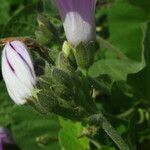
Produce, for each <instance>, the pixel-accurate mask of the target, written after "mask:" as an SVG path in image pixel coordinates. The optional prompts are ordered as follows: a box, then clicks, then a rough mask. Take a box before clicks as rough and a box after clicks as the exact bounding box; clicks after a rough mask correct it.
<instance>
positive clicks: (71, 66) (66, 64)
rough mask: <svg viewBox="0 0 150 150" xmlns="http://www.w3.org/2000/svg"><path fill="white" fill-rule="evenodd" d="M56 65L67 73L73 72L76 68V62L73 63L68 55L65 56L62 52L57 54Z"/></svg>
mask: <svg viewBox="0 0 150 150" xmlns="http://www.w3.org/2000/svg"><path fill="white" fill-rule="evenodd" d="M56 66H57V67H58V68H59V69H62V70H63V71H66V72H68V73H73V72H74V71H75V70H76V69H77V65H76V63H73V61H71V60H70V58H69V57H68V58H67V57H66V56H65V54H64V52H60V53H59V54H58V57H57V60H56Z"/></svg>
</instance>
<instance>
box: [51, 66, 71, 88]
mask: <svg viewBox="0 0 150 150" xmlns="http://www.w3.org/2000/svg"><path fill="white" fill-rule="evenodd" d="M52 79H53V81H54V83H55V84H56V83H58V84H61V85H64V86H66V87H67V88H70V89H72V87H73V80H72V79H71V77H70V75H69V74H68V73H66V72H64V71H63V70H61V69H58V68H56V67H53V68H52Z"/></svg>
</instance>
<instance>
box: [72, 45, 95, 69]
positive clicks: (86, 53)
mask: <svg viewBox="0 0 150 150" xmlns="http://www.w3.org/2000/svg"><path fill="white" fill-rule="evenodd" d="M94 45H95V44H94V42H90V43H88V44H87V45H84V44H83V43H80V44H79V45H78V46H77V47H76V48H74V49H73V52H74V56H75V58H76V62H77V65H78V68H81V69H88V68H89V67H90V66H91V65H92V64H93V61H94Z"/></svg>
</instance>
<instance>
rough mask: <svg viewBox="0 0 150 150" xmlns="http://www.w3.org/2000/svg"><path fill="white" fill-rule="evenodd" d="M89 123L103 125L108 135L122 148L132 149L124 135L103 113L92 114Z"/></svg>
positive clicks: (124, 149)
mask: <svg viewBox="0 0 150 150" xmlns="http://www.w3.org/2000/svg"><path fill="white" fill-rule="evenodd" d="M89 124H92V125H96V126H101V127H102V128H103V130H104V131H105V132H106V133H107V135H108V136H109V137H110V138H111V139H112V140H113V141H114V143H115V144H116V145H117V146H118V148H119V149H120V150H130V148H129V146H128V145H127V144H126V143H125V141H124V140H123V139H122V137H121V136H120V135H119V134H118V133H117V132H116V130H115V129H114V128H113V127H112V126H111V124H110V123H109V122H108V121H107V119H106V118H105V117H104V116H103V114H102V113H99V114H95V115H92V116H90V118H89Z"/></svg>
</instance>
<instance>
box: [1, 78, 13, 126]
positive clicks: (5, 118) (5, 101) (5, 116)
mask: <svg viewBox="0 0 150 150" xmlns="http://www.w3.org/2000/svg"><path fill="white" fill-rule="evenodd" d="M0 89H1V92H0V126H7V125H8V124H10V115H11V110H12V107H13V104H12V102H11V101H12V100H11V99H10V97H9V95H8V93H7V90H6V87H5V84H4V82H2V81H1V82H0Z"/></svg>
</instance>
